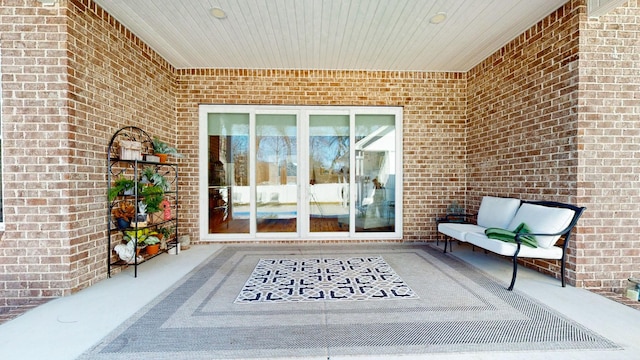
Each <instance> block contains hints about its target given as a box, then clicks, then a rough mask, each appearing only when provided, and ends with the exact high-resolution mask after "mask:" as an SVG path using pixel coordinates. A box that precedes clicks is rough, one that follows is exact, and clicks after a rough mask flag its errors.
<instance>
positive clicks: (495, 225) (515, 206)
mask: <svg viewBox="0 0 640 360" xmlns="http://www.w3.org/2000/svg"><path fill="white" fill-rule="evenodd" d="M584 210H585V208H584V207H578V206H574V205H570V204H564V203H560V202H554V201H528V200H519V199H514V198H500V197H493V196H485V197H483V198H482V202H481V203H480V208H479V210H478V213H477V214H475V215H472V216H470V215H461V214H456V215H455V219H454V220H451V221H450V220H449V219H448V218H446V217H445V218H442V219H438V233H439V234H443V235H445V243H444V251H445V252H446V251H447V243H448V239H449V238H452V239H455V240H458V241H461V242H467V243H470V244H472V245H474V246H477V247H480V248H482V249H485V250H487V251H491V252H493V253H496V254H499V255H503V256H509V257H511V258H512V261H513V275H512V278H511V284H510V285H509V288H508V289H509V290H513V286H514V284H515V282H516V275H517V272H518V258H533V259H550V260H560V261H561V278H562V286H563V287H564V286H565V283H566V279H565V272H566V269H565V267H566V253H567V245H568V244H569V239H570V237H571V230H572V229H573V228H574V227H575V225H576V223H577V222H578V219H579V218H580V216H581V215H582V212H583V211H584ZM461 217H462V218H464V220H465V221H462V222H461V221H460V219H461ZM472 217H473V218H475V223H471V218H472ZM503 229H504V230H503ZM518 229H521V230H520V231H519V232H513V230H518ZM505 230H510V231H512V232H510V231H505ZM561 237H563V238H564V241H563V242H562V244H561V245H557V244H556V243H557V242H558V240H559V239H560V238H561ZM531 243H533V244H535V245H533V246H535V247H531V246H528V245H526V244H531ZM449 247H450V248H451V246H449Z"/></svg>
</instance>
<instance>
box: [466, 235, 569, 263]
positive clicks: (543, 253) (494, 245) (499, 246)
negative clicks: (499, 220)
mask: <svg viewBox="0 0 640 360" xmlns="http://www.w3.org/2000/svg"><path fill="white" fill-rule="evenodd" d="M465 240H466V241H467V242H468V243H470V244H473V245H476V246H479V247H481V248H483V249H487V250H489V251H491V252H494V253H496V254H500V255H505V256H513V254H514V253H515V252H516V249H517V245H516V244H515V243H510V242H504V241H500V240H495V239H489V238H488V237H487V236H486V235H485V234H484V233H478V232H467V233H466V234H465ZM518 257H524V258H537V259H562V248H560V247H557V246H551V247H549V248H541V247H538V248H532V247H528V246H525V245H522V246H520V252H519V253H518Z"/></svg>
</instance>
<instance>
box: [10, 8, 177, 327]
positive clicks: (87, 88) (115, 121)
mask: <svg viewBox="0 0 640 360" xmlns="http://www.w3.org/2000/svg"><path fill="white" fill-rule="evenodd" d="M0 27H1V30H2V31H1V35H0V36H1V38H0V46H1V51H2V88H3V94H2V97H3V104H2V123H3V124H2V125H3V137H4V140H3V147H4V149H3V161H4V165H5V167H4V173H3V177H4V179H3V180H4V190H5V192H4V196H5V197H4V205H5V207H4V210H5V223H6V231H5V232H4V234H3V235H2V238H1V239H0V317H1V316H2V314H3V313H7V312H9V311H11V309H12V308H14V307H17V306H22V307H24V306H29V304H32V303H40V302H42V301H44V300H46V299H50V298H55V297H59V296H63V295H68V294H70V293H71V292H73V291H77V290H79V289H82V288H85V287H87V286H90V285H91V284H93V283H95V282H97V281H99V280H101V279H104V278H105V276H106V251H107V245H106V244H107V242H106V227H107V208H106V164H107V163H106V156H107V155H106V151H107V146H108V143H109V140H110V138H111V136H112V134H113V133H114V132H115V131H116V130H117V129H119V128H121V127H123V126H126V125H136V126H139V127H141V128H143V129H145V130H148V131H149V132H151V133H152V134H154V135H158V136H159V137H161V138H163V139H165V140H168V141H171V142H175V141H176V138H175V133H176V125H175V97H174V85H175V83H174V74H173V71H174V69H173V68H171V67H170V66H169V65H168V64H167V62H166V61H164V60H163V59H162V58H160V57H159V56H157V54H155V52H153V51H152V50H151V49H150V48H149V47H148V46H146V45H145V44H143V43H142V42H141V41H140V40H139V39H137V38H136V37H135V36H133V35H132V34H131V33H130V32H128V31H127V30H126V29H125V28H124V27H122V26H121V25H119V24H118V23H117V22H116V21H115V20H114V19H113V18H111V17H110V16H109V15H108V14H106V13H105V12H103V11H102V10H101V9H100V8H98V7H97V6H96V5H95V4H93V3H92V2H90V1H88V0H84V1H73V0H69V1H62V2H61V3H60V5H59V6H54V7H42V5H41V4H40V3H39V2H37V1H35V0H15V1H3V2H2V5H0Z"/></svg>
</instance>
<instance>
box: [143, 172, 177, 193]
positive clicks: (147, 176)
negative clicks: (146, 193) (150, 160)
mask: <svg viewBox="0 0 640 360" xmlns="http://www.w3.org/2000/svg"><path fill="white" fill-rule="evenodd" d="M140 182H141V183H143V184H145V185H156V186H159V187H161V188H162V190H164V191H167V190H169V189H170V188H171V185H170V184H169V180H167V178H166V177H165V176H164V175H162V174H161V173H159V172H158V171H157V169H155V168H154V167H151V166H147V167H145V168H144V169H142V179H141V180H140Z"/></svg>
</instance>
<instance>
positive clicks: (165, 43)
mask: <svg viewBox="0 0 640 360" xmlns="http://www.w3.org/2000/svg"><path fill="white" fill-rule="evenodd" d="M566 1H567V0H95V2H96V3H97V4H99V5H100V6H101V7H102V8H103V9H105V10H106V11H107V12H108V13H110V14H111V15H112V16H113V17H115V18H116V19H117V20H118V21H120V22H121V23H122V24H123V25H124V26H126V27H127V28H129V29H130V30H131V31H132V32H133V33H134V34H136V35H137V36H138V37H140V38H141V39H142V40H143V41H144V42H145V43H147V44H148V45H149V46H151V47H152V48H153V49H154V50H156V51H157V52H158V53H159V54H160V55H161V56H163V57H164V58H165V59H166V60H167V61H169V63H171V64H172V65H173V66H175V67H176V68H246V69H342V70H412V71H462V72H464V71H468V70H469V69H470V68H472V67H473V66H475V65H476V64H478V63H479V62H480V61H482V60H483V59H485V58H486V57H488V56H489V55H491V54H492V53H493V52H495V51H496V50H498V49H500V48H501V47H502V46H503V45H505V44H506V43H508V42H509V41H510V40H512V39H514V38H515V37H516V36H518V35H519V34H521V33H522V32H523V31H525V30H526V29H528V28H529V27H531V26H532V25H534V24H535V23H537V22H538V21H540V20H541V19H543V18H544V17H546V16H547V15H548V14H550V13H551V12H553V11H555V10H556V9H558V8H559V7H560V6H562V5H563V4H564V3H565V2H566ZM213 7H219V8H221V9H223V10H224V11H225V12H226V18H224V19H216V18H215V17H213V16H212V15H211V13H210V9H211V8H213ZM440 12H444V13H446V14H447V18H446V20H445V21H444V22H442V23H440V24H437V25H436V24H432V23H430V21H429V20H430V18H431V17H432V16H434V15H436V14H437V13H440Z"/></svg>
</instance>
